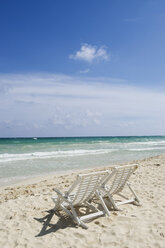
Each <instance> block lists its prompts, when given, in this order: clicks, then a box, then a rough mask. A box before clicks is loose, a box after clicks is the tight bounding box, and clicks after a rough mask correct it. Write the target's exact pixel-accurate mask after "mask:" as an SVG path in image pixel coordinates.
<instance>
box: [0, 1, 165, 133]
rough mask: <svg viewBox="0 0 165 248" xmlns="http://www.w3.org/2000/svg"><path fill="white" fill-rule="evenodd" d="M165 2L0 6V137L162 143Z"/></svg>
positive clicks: (164, 129) (164, 128) (12, 3)
mask: <svg viewBox="0 0 165 248" xmlns="http://www.w3.org/2000/svg"><path fill="white" fill-rule="evenodd" d="M164 23H165V1H163V0H157V1H156V0H148V1H147V0H143V1H142V0H139V1H136V0H134V1H131V0H129V1H128V0H125V1H122V0H120V1H118V0H116V1H111V0H107V1H100V0H99V1H98V0H95V1H93V0H90V1H86V0H83V1H80V0H79V1H78V0H74V1H73V0H70V1H66V0H65V1H63V0H59V1H56V0H47V1H44V0H35V1H34V0H33V1H31V0H29V1H21V0H20V1H18V0H15V1H11V0H10V1H8V0H5V1H1V3H0V37H1V38H0V137H16V136H21V137H22V136H23V137H26V136H90V135H152V134H153V135H156V134H158V135H164V134H165V114H164V113H165V59H164V58H165V45H164V44H165V28H164Z"/></svg>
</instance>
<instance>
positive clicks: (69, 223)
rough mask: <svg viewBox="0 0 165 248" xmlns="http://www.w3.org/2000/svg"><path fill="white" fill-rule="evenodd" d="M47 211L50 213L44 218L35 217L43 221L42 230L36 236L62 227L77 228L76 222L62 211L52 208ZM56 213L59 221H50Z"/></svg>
mask: <svg viewBox="0 0 165 248" xmlns="http://www.w3.org/2000/svg"><path fill="white" fill-rule="evenodd" d="M45 212H47V213H48V214H47V215H46V216H44V217H43V218H34V219H35V220H37V221H38V222H40V223H43V227H42V229H41V231H40V232H39V233H38V234H37V235H36V236H35V237H40V236H44V235H47V234H50V233H51V232H56V231H58V230H60V229H65V228H68V227H73V228H76V224H75V223H74V222H73V220H72V219H71V218H70V217H69V216H67V215H65V214H63V213H60V212H54V211H53V210H52V209H51V210H48V211H45ZM54 215H56V216H57V217H58V221H57V223H55V224H52V223H50V222H51V219H52V218H53V216H54Z"/></svg>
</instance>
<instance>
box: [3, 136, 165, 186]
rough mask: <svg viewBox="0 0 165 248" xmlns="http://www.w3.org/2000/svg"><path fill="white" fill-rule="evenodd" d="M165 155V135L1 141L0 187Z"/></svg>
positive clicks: (13, 139)
mask: <svg viewBox="0 0 165 248" xmlns="http://www.w3.org/2000/svg"><path fill="white" fill-rule="evenodd" d="M163 153H164V154H165V136H148V137H145V136H144V137H79V138H12V139H0V185H5V184H10V183H13V182H16V181H20V180H23V179H25V178H29V177H35V176H38V175H41V174H42V175H43V174H48V173H55V172H60V171H69V170H76V169H84V168H92V167H98V166H100V167H101V166H105V165H114V164H116V163H119V162H127V161H131V160H137V159H143V158H147V157H151V156H156V155H160V154H163Z"/></svg>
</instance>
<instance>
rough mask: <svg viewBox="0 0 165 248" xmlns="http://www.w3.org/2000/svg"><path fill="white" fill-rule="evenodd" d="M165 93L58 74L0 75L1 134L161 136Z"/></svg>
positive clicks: (111, 80) (125, 83)
mask: <svg viewBox="0 0 165 248" xmlns="http://www.w3.org/2000/svg"><path fill="white" fill-rule="evenodd" d="M164 106H165V89H163V88H162V89H160V88H159V90H157V89H156V87H155V88H153V87H146V86H145V87H142V86H139V87H138V86H137V85H136V86H134V85H133V84H131V83H130V82H128V81H127V80H123V79H118V78H108V77H107V78H106V77H85V76H79V77H78V76H68V75H62V74H39V73H38V74H37V73H36V74H30V73H29V74H1V75H0V116H1V118H0V136H1V137H6V136H7V137H9V136H11V137H15V136H76V135H78V136H88V135H90V136H91V135H144V134H145V135H152V134H155V135H156V134H157V135H159V134H162V133H165V116H164V114H163V113H164Z"/></svg>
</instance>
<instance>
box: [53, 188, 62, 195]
mask: <svg viewBox="0 0 165 248" xmlns="http://www.w3.org/2000/svg"><path fill="white" fill-rule="evenodd" d="M53 190H54V191H55V192H56V193H57V195H60V196H64V195H63V194H62V193H61V192H60V191H59V190H58V189H53Z"/></svg>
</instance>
